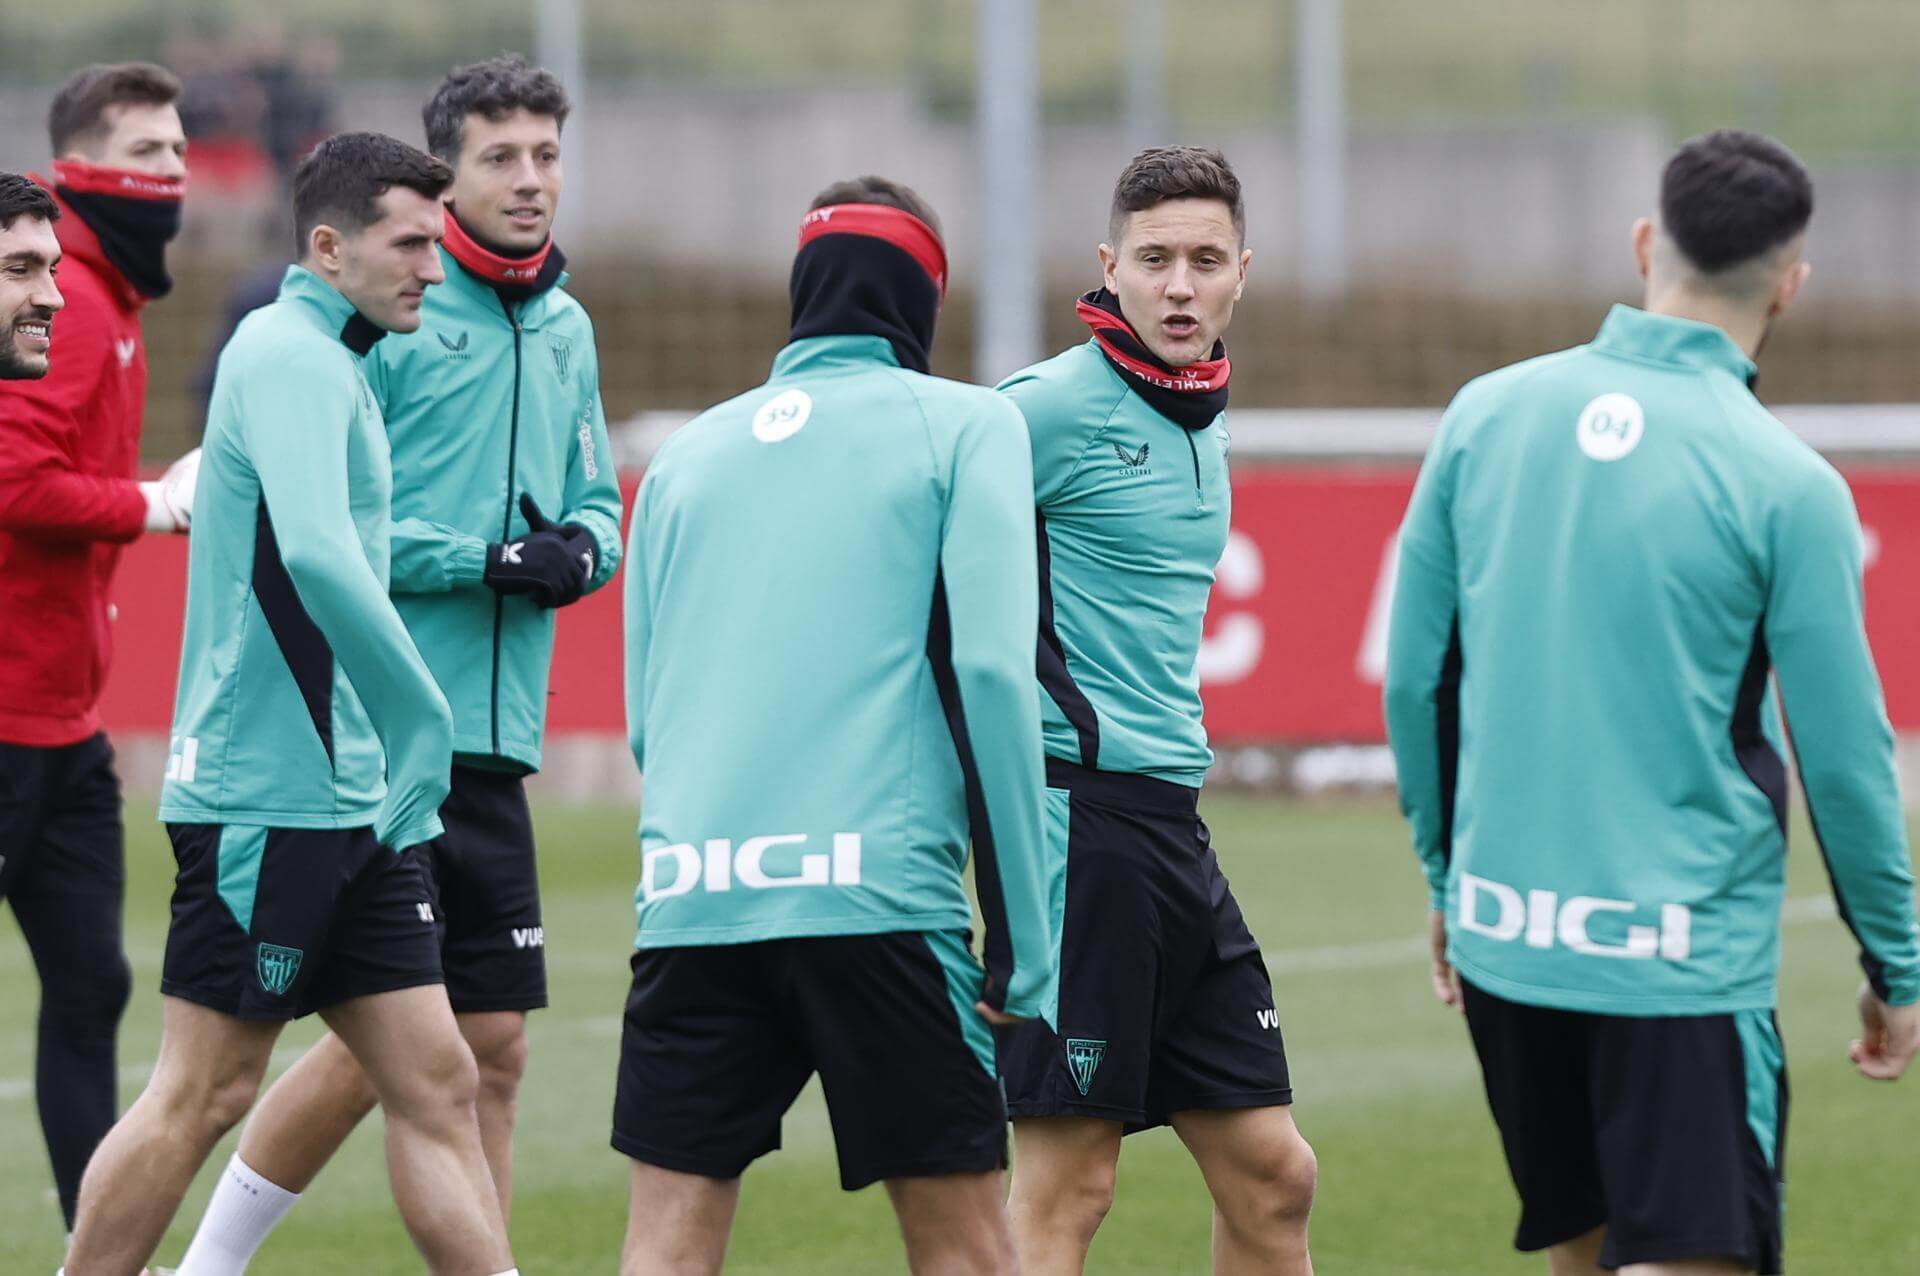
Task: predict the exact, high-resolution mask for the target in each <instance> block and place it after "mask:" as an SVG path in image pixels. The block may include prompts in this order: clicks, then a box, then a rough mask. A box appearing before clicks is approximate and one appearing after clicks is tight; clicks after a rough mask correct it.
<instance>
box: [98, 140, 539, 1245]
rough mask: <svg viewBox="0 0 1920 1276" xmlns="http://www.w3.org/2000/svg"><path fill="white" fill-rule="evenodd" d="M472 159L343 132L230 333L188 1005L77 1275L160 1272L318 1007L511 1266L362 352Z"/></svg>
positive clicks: (200, 701) (391, 1160)
mask: <svg viewBox="0 0 1920 1276" xmlns="http://www.w3.org/2000/svg"><path fill="white" fill-rule="evenodd" d="M451 176H452V174H451V173H450V172H449V171H448V170H447V167H446V165H444V164H443V163H441V162H440V161H439V160H437V159H434V158H432V157H431V156H428V155H424V154H422V153H420V152H419V151H416V150H414V149H412V148H411V147H408V146H405V145H402V144H401V143H399V142H396V141H394V140H393V139H392V138H389V137H383V136H381V135H379V134H375V133H345V134H341V135H339V136H336V137H333V138H330V139H328V140H327V141H325V142H323V143H321V144H320V145H319V146H318V147H316V148H315V150H314V151H313V153H312V154H311V155H309V156H308V157H307V159H306V160H304V161H303V162H302V163H301V166H300V169H299V171H298V172H297V173H296V174H295V177H294V194H293V202H294V224H295V228H296V232H297V234H298V240H297V242H298V245H299V253H300V259H299V264H298V265H295V266H292V267H290V268H289V269H288V271H287V277H286V282H285V284H283V285H282V287H281V292H280V297H279V299H278V300H277V301H276V302H274V303H273V304H272V305H270V306H267V307H265V308H264V309H261V310H258V311H255V312H254V313H253V314H252V315H250V316H248V318H247V319H246V320H245V322H243V323H242V324H241V325H240V328H239V330H238V331H237V332H236V333H235V334H234V337H233V340H232V341H231V342H229V343H228V345H227V348H226V351H225V352H224V353H223V355H222V356H221V360H220V371H219V375H218V376H217V378H216V379H215V383H214V393H213V412H212V417H211V419H210V420H209V421H208V424H207V433H206V441H205V444H204V445H203V446H204V449H205V454H206V462H205V467H204V474H203V481H202V482H201V483H200V485H199V490H198V492H197V494H196V517H195V520H194V536H193V548H192V552H191V559H190V566H189V574H188V582H187V622H186V631H185V635H184V638H183V641H182V647H181V674H180V689H179V694H178V700H177V703H176V707H175V711H174V723H173V738H172V741H171V748H170V752H169V755H168V765H167V781H166V784H165V787H164V788H163V789H162V792H161V799H160V816H161V818H162V819H163V820H165V821H167V831H168V834H169V836H170V837H171V838H172V840H173V847H174V855H175V858H176V859H177V860H178V861H179V873H178V875H177V877H176V879H175V884H174V896H173V924H172V926H171V928H170V929H169V931H168V934H167V948H166V956H165V959H164V965H163V973H162V979H161V992H162V993H163V994H164V997H163V1003H164V1010H163V1015H164V1025H165V1030H164V1033H163V1035H162V1038H161V1043H160V1058H159V1061H158V1062H157V1063H156V1064H155V1066H154V1073H153V1077H152V1079H151V1080H150V1081H149V1082H148V1084H147V1088H146V1090H145V1091H144V1092H143V1093H142V1094H141V1096H140V1098H139V1099H138V1100H137V1101H136V1102H135V1103H134V1105H133V1107H132V1108H131V1109H129V1110H128V1112H127V1114H126V1116H125V1117H124V1118H122V1119H121V1121H120V1123H119V1124H118V1125H116V1126H115V1127H114V1129H113V1131H112V1132H111V1133H110V1134H109V1135H108V1136H107V1138H106V1141H105V1142H103V1143H102V1144H101V1145H100V1149H99V1151H98V1152H97V1153H96V1154H95V1156H94V1158H93V1162H92V1164H91V1165H90V1166H89V1167H88V1171H87V1175H86V1179H85V1181H84V1183H83V1184H82V1187H81V1197H80V1209H79V1217H78V1221H77V1225H76V1227H75V1231H74V1238H73V1245H72V1249H71V1251H70V1253H69V1257H68V1264H67V1265H68V1276H107V1274H113V1273H130V1272H133V1271H135V1270H137V1269H138V1267H139V1265H140V1263H141V1262H142V1261H144V1260H145V1259H146V1258H147V1257H148V1256H149V1255H150V1254H151V1253H152V1250H153V1247H154V1246H155V1245H156V1244H157V1243H158V1242H159V1240H160V1237H161V1235H162V1233H163V1232H165V1230H166V1227H167V1224H168V1222H169V1221H170V1220H171V1218H172V1217H173V1213H174V1211H175V1210H176V1209H178V1208H179V1203H180V1197H181V1195H182V1194H183V1193H184V1192H185V1191H186V1188H187V1185H188V1183H189V1182H190V1181H191V1180H192V1178H193V1175H194V1173H195V1171H197V1170H198V1169H199V1167H200V1165H201V1163H202V1162H203V1161H204V1160H205V1159H206V1157H207V1154H208V1153H209V1152H210V1151H211V1150H212V1148H213V1145H214V1143H215V1142H216V1141H217V1140H218V1139H219V1138H220V1137H221V1135H223V1134H224V1133H225V1132H226V1131H227V1130H228V1129H230V1128H231V1127H232V1126H233V1125H234V1124H235V1123H237V1122H238V1121H239V1119H240V1117H241V1116H242V1115H243V1114H244V1113H245V1111H246V1109H247V1107H248V1105H249V1104H250V1103H252V1101H253V1097H254V1094H255V1092H256V1091H257V1090H258V1088H259V1085H260V1078H261V1075H262V1073H263V1072H264V1071H265V1069H266V1065H267V1059H268V1054H269V1052H270V1051H271V1050H272V1048H273V1043H274V1040H275V1039H276V1038H277V1037H278V1036H279V1034H280V1029H281V1028H282V1027H283V1026H284V1024H285V1023H286V1021H288V1020H290V1019H293V1018H295V1017H298V1016H300V1015H303V1014H307V1013H311V1012H314V1011H318V1012H319V1013H320V1014H321V1016H322V1017H323V1018H324V1019H325V1020H326V1022H327V1026H328V1027H329V1028H331V1029H332V1030H333V1031H334V1032H335V1033H337V1034H338V1035H339V1036H340V1038H341V1040H343V1041H344V1042H345V1043H346V1045H347V1047H348V1048H349V1049H350V1050H352V1051H353V1054H354V1056H355V1057H356V1058H357V1059H358V1060H359V1061H360V1064H361V1066H362V1067H364V1068H365V1069H366V1071H367V1074H368V1076H369V1077H371V1078H372V1083H373V1087H374V1089H375V1091H376V1092H377V1093H378V1094H379V1097H380V1102H381V1105H382V1106H383V1107H384V1108H385V1111H386V1124H387V1159H388V1167H389V1171H390V1173H391V1175H392V1179H393V1190H394V1197H395V1200H396V1202H397V1203H398V1205H399V1207H400V1213H401V1217H402V1219H403V1220H404V1221H405V1223H406V1225H407V1227H408V1230H409V1231H410V1232H411V1233H412V1234H413V1238H414V1241H415V1243H416V1244H417V1245H418V1246H419V1247H420V1249H421V1251H422V1253H423V1255H424V1256H425V1258H426V1260H427V1264H428V1266H429V1267H430V1268H431V1269H432V1270H434V1271H446V1272H468V1273H487V1272H499V1271H503V1270H510V1269H511V1268H512V1260H511V1259H510V1258H509V1257H508V1254H507V1243H506V1229H505V1226H504V1224H503V1222H502V1220H501V1216H500V1208H499V1203H498V1200H497V1199H496V1197H495V1193H494V1187H493V1181H492V1179H491V1178H490V1177H489V1175H488V1173H487V1163H486V1157H485V1155H484V1154H483V1152H482V1149H481V1144H480V1132H479V1127H478V1125H477V1123H476V1120H475V1116H474V1092H475V1089H476V1086H477V1081H476V1076H475V1068H474V1063H473V1056H472V1053H471V1052H470V1051H469V1050H468V1048H467V1045H466V1042H465V1041H464V1040H462V1038H461V1036H460V1031H459V1028H458V1026H457V1025H456V1024H455V1022H454V1018H453V1012H452V1010H451V1009H450V1008H449V1006H448V1004H447V994H446V990H445V988H444V987H443V986H442V982H441V971H440V952H439V944H438V942H437V941H436V939H435V935H434V927H433V909H432V905H431V903H430V887H429V885H428V883H427V880H426V875H425V871H424V869H423V867H422V863H421V857H420V854H419V852H418V851H417V850H416V849H414V848H417V847H419V846H420V845H421V844H422V843H425V842H427V841H429V840H430V839H432V838H434V837H436V836H438V835H439V834H440V832H441V823H440V819H439V816H438V814H437V808H438V807H439V805H440V803H441V802H442V800H444V799H445V797H446V795H447V775H448V769H449V767H450V766H451V762H452V745H453V729H452V722H451V718H450V715H449V713H448V710H447V702H446V699H445V697H443V696H442V695H441V693H440V691H439V688H437V687H436V686H435V685H434V682H433V678H432V676H431V675H430V674H429V673H428V671H427V667H426V665H425V663H424V662H423V661H422V660H421V659H420V656H419V653H418V652H417V651H416V650H415V648H414V645H413V642H412V640H411V639H410V638H409V637H408V636H407V631H406V629H405V628H404V627H403V626H402V624H401V622H400V618H399V616H398V615H397V614H396V613H395V612H394V609H393V604H392V602H391V601H389V599H388V597H387V581H388V545H389V536H390V527H389V502H390V498H391V475H390V472H389V469H388V444H387V437H386V431H385V429H384V427H383V424H382V421H381V416H380V408H379V405H378V403H377V402H376V401H375V400H374V397H373V392H372V391H371V390H370V389H369V388H368V386H367V382H366V378H365V377H364V376H363V375H362V372H361V362H362V360H363V359H365V357H366V355H367V353H368V351H370V350H371V349H372V348H373V346H374V344H375V343H376V342H377V341H379V339H380V338H381V337H382V336H383V335H384V334H385V333H386V332H388V331H400V332H405V331H411V330H412V329H414V328H416V327H418V326H419V323H420V306H421V302H422V298H423V294H424V293H425V291H426V289H427V288H428V287H429V286H430V285H432V284H436V283H438V282H439V281H440V280H441V278H442V273H441V266H440V259H439V255H438V251H437V248H436V243H437V241H438V240H439V238H440V235H441V230H442V221H443V214H442V211H441V206H440V196H441V194H442V193H443V192H444V190H445V188H446V186H447V183H448V181H449V180H450V178H451Z"/></svg>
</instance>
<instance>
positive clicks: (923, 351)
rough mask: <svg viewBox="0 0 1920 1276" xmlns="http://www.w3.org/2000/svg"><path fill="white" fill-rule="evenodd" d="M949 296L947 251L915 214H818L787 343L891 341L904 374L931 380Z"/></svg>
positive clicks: (858, 210)
mask: <svg viewBox="0 0 1920 1276" xmlns="http://www.w3.org/2000/svg"><path fill="white" fill-rule="evenodd" d="M946 291H947V252H946V249H945V248H944V247H942V246H941V243H940V237H939V236H938V235H936V234H935V233H934V231H933V228H932V227H931V226H929V225H927V224H926V223H925V222H923V221H921V220H920V219H919V218H918V217H915V216H914V215H913V214H912V213H909V212H906V211H904V210H902V209H898V208H892V207H889V206H887V205H884V204H830V205H828V206H827V207H825V208H816V209H814V210H813V211H812V212H810V213H808V214H807V216H806V219H805V220H804V221H802V222H801V223H800V251H799V252H798V253H796V254H795V255H794V258H793V275H792V277H791V278H790V279H789V281H788V284H787V295H788V298H789V300H790V301H791V302H792V303H793V321H792V323H791V324H790V325H789V328H788V333H787V339H788V340H789V341H798V340H800V339H801V338H803V337H828V336H868V337H885V338H886V339H887V341H888V342H889V343H890V344H891V345H892V346H893V353H894V357H895V358H897V359H899V360H900V366H901V367H903V368H909V369H911V370H912V371H914V372H925V371H926V370H927V359H928V354H929V352H930V351H931V350H932V348H933V328H934V321H935V320H936V319H938V318H939V315H940V302H941V300H942V299H943V298H944V297H945V296H946Z"/></svg>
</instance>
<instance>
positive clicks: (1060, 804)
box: [995, 758, 1293, 1133]
mask: <svg viewBox="0 0 1920 1276" xmlns="http://www.w3.org/2000/svg"><path fill="white" fill-rule="evenodd" d="M1198 800H1199V792H1198V790H1195V789H1190V788H1187V787H1186V786H1184V785H1179V784H1170V783H1168V782H1167V781H1165V780H1155V779H1152V778H1149V777H1147V776H1139V775H1121V774H1117V773H1114V772H1108V771H1089V770H1087V769H1085V768H1084V767H1078V766H1072V765H1069V764H1068V763H1065V762H1061V761H1059V760H1057V759H1053V758H1049V759H1047V795H1046V811H1047V837H1048V839H1049V842H1050V843H1051V844H1052V845H1053V846H1054V847H1056V848H1057V846H1058V845H1059V844H1060V843H1062V842H1064V843H1065V846H1066V857H1065V864H1066V880H1065V881H1064V882H1059V881H1056V882H1055V883H1054V891H1055V896H1054V897H1055V899H1056V901H1059V903H1058V904H1057V906H1059V907H1061V908H1062V912H1061V918H1062V920H1061V933H1060V1012H1059V1017H1058V1020H1057V1022H1058V1023H1059V1025H1060V1031H1059V1032H1057V1033H1056V1032H1054V1031H1052V1030H1051V1029H1049V1028H1048V1027H1047V1025H1046V1024H1045V1023H1044V1022H1042V1021H1040V1020H1037V1019H1036V1020H1030V1021H1028V1022H1026V1023H1023V1024H1019V1025H1017V1026H1015V1027H1011V1028H998V1029H996V1030H995V1036H996V1037H997V1038H998V1041H999V1049H1000V1071H1001V1074H1002V1075H1003V1076H1004V1077H1005V1078H1006V1084H1007V1109H1008V1111H1009V1112H1011V1113H1012V1115H1013V1116H1014V1117H1015V1118H1016V1119H1018V1118H1022V1117H1049V1116H1088V1117H1099V1118H1103V1119H1105V1120H1110V1121H1119V1122H1121V1123H1122V1124H1123V1125H1124V1126H1125V1127H1126V1129H1127V1132H1128V1133H1132V1132H1133V1131H1135V1130H1144V1129H1149V1128H1151V1127H1153V1126H1156V1125H1164V1124H1166V1122H1167V1119H1168V1117H1169V1116H1170V1115H1172V1114H1173V1113H1175V1112H1187V1111H1199V1110H1208V1109H1215V1110H1217V1109H1229V1108H1264V1107H1276V1106H1281V1105H1285V1104H1289V1103H1292V1102H1293V1086H1292V1081H1291V1080H1290V1079H1289V1076H1288V1073H1287V1051H1286V1045H1285V1043H1284V1042H1283V1041H1282V1039H1281V1036H1280V1019H1279V1014H1278V1012H1277V1011H1276V1010H1275V1008H1274V1004H1273V985H1272V983H1271V982H1270V981H1269V979H1268V978H1267V967H1266V963H1265V962H1263V961H1262V960H1261V959H1260V946H1259V945H1258V944H1256V943H1255V942H1254V940H1253V936H1252V935H1251V934H1250V933H1248V931H1247V923H1246V919H1245V918H1244V917H1242V916H1241V914H1240V905H1239V904H1237V903H1235V902H1234V898H1233V892H1232V890H1231V889H1229V888H1228V886H1227V879H1226V877H1225V876H1224V875H1222V874H1221V872H1220V863H1219V861H1218V859H1217V858H1216V857H1215V856H1214V853H1213V847H1212V845H1211V843H1210V841H1209V837H1208V833H1207V826H1206V824H1205V823H1204V822H1203V821H1202V820H1201V819H1200V816H1199V813H1198ZM1055 862H1058V858H1057V857H1055Z"/></svg>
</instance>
